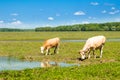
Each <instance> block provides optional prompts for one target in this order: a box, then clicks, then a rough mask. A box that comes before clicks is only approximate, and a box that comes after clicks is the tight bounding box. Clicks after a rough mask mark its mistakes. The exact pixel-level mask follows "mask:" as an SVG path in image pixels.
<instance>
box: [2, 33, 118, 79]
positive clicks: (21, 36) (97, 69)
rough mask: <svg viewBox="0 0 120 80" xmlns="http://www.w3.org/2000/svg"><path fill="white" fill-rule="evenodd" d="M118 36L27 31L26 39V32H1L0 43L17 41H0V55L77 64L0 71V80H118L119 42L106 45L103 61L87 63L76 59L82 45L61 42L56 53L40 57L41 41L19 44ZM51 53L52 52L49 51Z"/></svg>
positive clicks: (89, 61)
mask: <svg viewBox="0 0 120 80" xmlns="http://www.w3.org/2000/svg"><path fill="white" fill-rule="evenodd" d="M7 34H8V35H7ZM48 34H49V36H48ZM119 34H120V32H37V33H35V32H28V37H27V32H22V33H18V32H13V33H1V34H0V35H1V36H2V37H0V40H19V41H1V42H0V56H14V57H17V58H19V59H24V60H33V61H45V60H49V61H57V62H67V63H79V64H80V66H79V67H77V66H74V67H65V68H61V67H51V68H42V69H41V68H35V69H26V70H21V71H2V72H0V80H119V79H120V76H119V75H120V71H119V70H120V42H106V44H105V47H104V52H103V58H101V59H100V58H97V59H93V58H92V56H91V59H89V60H88V59H86V60H84V61H80V60H78V58H80V55H79V54H78V51H79V50H80V49H81V48H82V47H83V45H84V43H85V42H61V44H60V49H59V54H55V55H48V56H44V55H41V54H40V49H39V47H40V46H41V45H42V42H32V41H29V42H28V41H21V40H44V39H47V38H51V37H55V36H58V37H60V38H61V39H87V38H88V37H91V36H94V35H105V36H106V37H107V38H120V35H119ZM5 35H6V36H5ZM15 35H16V36H15ZM17 35H18V36H17ZM78 35H79V36H78ZM3 36H5V37H3ZM8 36H9V37H8ZM52 52H53V49H52V50H51V53H52ZM95 53H96V54H97V56H99V55H100V54H99V51H96V52H95Z"/></svg>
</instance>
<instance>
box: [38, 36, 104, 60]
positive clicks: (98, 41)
mask: <svg viewBox="0 0 120 80" xmlns="http://www.w3.org/2000/svg"><path fill="white" fill-rule="evenodd" d="M105 41H106V38H105V36H94V37H91V38H88V40H87V41H86V43H85V45H84V47H83V49H82V50H80V51H79V54H81V59H85V58H86V53H88V59H89V58H90V52H91V51H93V55H94V58H96V55H95V54H94V52H95V50H97V49H99V50H100V58H101V57H102V53H103V47H104V44H105ZM59 44H60V39H59V38H58V37H56V38H52V39H48V40H46V41H45V42H44V44H43V46H42V47H41V48H40V49H41V53H42V54H43V53H44V51H46V54H45V55H48V54H49V53H50V49H51V48H54V53H58V52H57V51H58V48H59Z"/></svg>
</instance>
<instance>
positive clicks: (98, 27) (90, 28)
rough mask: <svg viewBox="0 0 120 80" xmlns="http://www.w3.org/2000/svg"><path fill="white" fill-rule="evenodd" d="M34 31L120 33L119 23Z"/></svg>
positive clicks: (63, 26)
mask: <svg viewBox="0 0 120 80" xmlns="http://www.w3.org/2000/svg"><path fill="white" fill-rule="evenodd" d="M35 31H120V22H110V23H99V24H98V23H90V24H76V25H62V26H57V27H37V28H35Z"/></svg>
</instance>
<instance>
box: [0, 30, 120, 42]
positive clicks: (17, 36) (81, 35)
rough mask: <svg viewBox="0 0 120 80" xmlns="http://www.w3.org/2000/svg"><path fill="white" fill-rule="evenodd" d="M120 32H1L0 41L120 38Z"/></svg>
mask: <svg viewBox="0 0 120 80" xmlns="http://www.w3.org/2000/svg"><path fill="white" fill-rule="evenodd" d="M119 34H120V32H119V31H113V32H111V31H107V32H105V31H92V32H90V31H88V32H0V40H45V39H49V38H53V37H60V38H61V39H87V38H89V37H92V36H96V35H104V36H106V37H107V38H120V35H119Z"/></svg>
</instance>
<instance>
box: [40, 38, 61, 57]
mask: <svg viewBox="0 0 120 80" xmlns="http://www.w3.org/2000/svg"><path fill="white" fill-rule="evenodd" d="M59 44H60V39H59V38H58V37H56V38H52V39H48V40H46V41H45V42H44V44H43V46H42V47H41V53H44V50H46V55H48V54H49V53H50V48H55V49H54V53H58V52H57V50H58V48H59Z"/></svg>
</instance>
